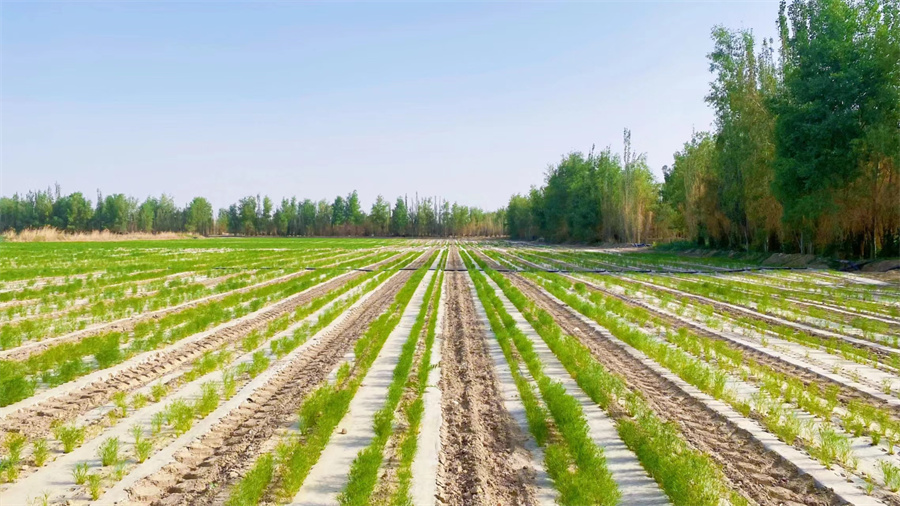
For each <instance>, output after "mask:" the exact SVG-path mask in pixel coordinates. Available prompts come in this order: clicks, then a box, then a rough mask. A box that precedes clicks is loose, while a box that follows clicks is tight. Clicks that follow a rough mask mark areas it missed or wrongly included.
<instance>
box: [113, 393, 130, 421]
mask: <svg viewBox="0 0 900 506" xmlns="http://www.w3.org/2000/svg"><path fill="white" fill-rule="evenodd" d="M112 401H113V404H114V405H115V406H116V410H117V411H116V416H118V417H119V418H124V417H125V416H126V415H128V396H127V394H126V393H125V392H116V393H114V394H113V396H112Z"/></svg>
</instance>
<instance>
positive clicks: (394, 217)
mask: <svg viewBox="0 0 900 506" xmlns="http://www.w3.org/2000/svg"><path fill="white" fill-rule="evenodd" d="M408 227H409V210H408V209H407V208H406V201H405V200H404V199H403V197H397V202H396V203H394V210H393V212H392V213H391V234H393V235H400V236H405V235H407V234H408V233H409V231H408Z"/></svg>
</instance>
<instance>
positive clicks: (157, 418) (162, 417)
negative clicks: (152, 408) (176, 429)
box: [150, 411, 166, 436]
mask: <svg viewBox="0 0 900 506" xmlns="http://www.w3.org/2000/svg"><path fill="white" fill-rule="evenodd" d="M165 424H166V414H165V413H164V412H162V411H160V412H159V413H154V415H153V418H151V419H150V432H151V433H152V434H153V435H154V436H158V435H159V434H160V433H161V432H162V429H163V425H165Z"/></svg>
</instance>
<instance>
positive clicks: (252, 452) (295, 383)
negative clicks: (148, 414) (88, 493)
mask: <svg viewBox="0 0 900 506" xmlns="http://www.w3.org/2000/svg"><path fill="white" fill-rule="evenodd" d="M410 277H412V273H411V272H401V273H399V274H398V275H397V276H395V277H394V278H392V279H391V280H390V281H388V282H387V284H385V285H384V286H383V287H381V288H380V289H379V292H378V293H377V294H375V295H373V296H372V298H371V299H369V300H368V301H367V302H366V303H365V304H363V305H361V306H359V307H357V308H356V309H355V310H353V312H352V313H350V315H349V316H348V318H347V319H345V320H344V321H342V322H341V323H340V324H339V325H338V326H337V327H335V328H334V329H332V330H331V331H329V332H328V333H327V334H326V335H325V336H324V338H323V339H322V340H321V341H320V342H319V343H318V344H316V345H315V346H311V347H310V348H309V349H308V350H306V351H305V352H304V353H303V354H302V355H301V356H300V357H299V358H298V359H297V360H296V361H295V362H294V363H292V364H290V365H289V366H288V367H287V368H285V370H283V371H281V372H280V373H279V374H278V375H277V376H275V377H274V378H273V379H272V381H270V382H269V384H267V385H266V386H265V387H263V388H261V389H260V390H259V391H258V392H256V393H254V395H253V397H252V398H251V399H250V400H249V401H247V402H245V403H244V404H242V405H241V406H240V407H239V408H238V409H235V410H234V411H233V412H232V413H230V414H228V415H227V416H226V417H225V418H224V419H223V420H222V421H221V422H219V423H218V424H217V425H216V426H215V428H214V429H213V430H212V431H211V432H210V433H208V434H206V435H205V436H203V437H202V438H201V439H200V440H198V441H196V442H194V443H193V444H191V445H190V447H188V448H186V449H185V450H184V451H181V452H179V453H177V454H176V455H175V458H176V461H177V462H176V463H173V464H170V465H168V466H166V467H164V468H163V469H162V470H160V471H159V472H157V473H155V474H153V475H151V476H149V477H147V478H146V479H144V480H142V481H141V482H139V483H138V484H137V485H135V486H134V487H133V488H132V489H131V490H130V498H131V500H132V501H134V502H136V503H143V504H146V503H152V504H156V505H184V504H192V505H193V504H213V503H216V502H217V499H221V495H222V494H221V492H222V491H223V490H226V489H227V487H228V485H231V484H233V483H235V482H236V481H237V480H238V479H239V477H240V476H242V475H243V474H244V472H246V471H247V470H248V469H249V468H250V466H252V464H253V462H254V461H255V459H256V457H257V456H258V455H259V453H260V451H261V449H262V448H263V447H264V445H265V443H266V442H267V441H269V440H270V439H271V438H272V437H274V436H277V435H278V433H279V431H280V430H283V429H286V428H288V427H289V426H290V425H291V424H292V423H294V422H295V421H296V420H295V419H296V412H297V410H298V409H299V407H300V405H301V404H302V401H303V399H304V398H306V396H307V395H309V394H310V393H311V392H312V391H313V390H314V389H315V388H316V387H317V386H318V385H320V384H321V383H322V382H323V381H324V380H325V379H326V378H327V376H328V374H329V373H330V372H331V371H332V370H333V369H334V368H335V367H336V366H337V365H338V364H339V363H340V361H341V360H342V359H343V357H344V355H345V354H346V353H347V352H348V351H350V350H351V349H352V348H353V344H354V343H355V342H356V341H357V339H359V337H361V336H362V335H363V333H364V332H365V331H366V329H367V328H368V327H369V324H370V323H371V322H372V321H374V320H375V319H376V318H377V317H378V316H379V315H380V314H382V313H383V312H384V311H385V310H386V309H387V308H388V307H389V306H390V304H391V303H392V302H393V300H394V297H395V295H396V294H397V292H398V291H399V290H400V289H401V288H402V287H403V285H404V284H405V283H406V282H407V281H408V280H409V278H410ZM217 496H219V497H217ZM160 497H161V498H160Z"/></svg>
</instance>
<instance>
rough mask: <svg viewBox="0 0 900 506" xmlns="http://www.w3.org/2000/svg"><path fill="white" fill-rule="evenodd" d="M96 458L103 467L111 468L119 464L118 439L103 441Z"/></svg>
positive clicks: (112, 438)
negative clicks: (98, 458)
mask: <svg viewBox="0 0 900 506" xmlns="http://www.w3.org/2000/svg"><path fill="white" fill-rule="evenodd" d="M97 456H99V457H100V462H101V464H103V467H106V466H111V465H114V464H116V463H118V462H119V438H117V437H111V438H108V439H106V440H105V441H103V443H102V444H101V445H100V448H98V449H97Z"/></svg>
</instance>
